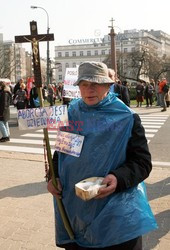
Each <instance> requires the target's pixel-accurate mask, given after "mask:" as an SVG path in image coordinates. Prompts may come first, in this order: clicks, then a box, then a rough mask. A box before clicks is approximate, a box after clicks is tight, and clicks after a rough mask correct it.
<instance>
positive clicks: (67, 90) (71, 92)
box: [62, 66, 81, 98]
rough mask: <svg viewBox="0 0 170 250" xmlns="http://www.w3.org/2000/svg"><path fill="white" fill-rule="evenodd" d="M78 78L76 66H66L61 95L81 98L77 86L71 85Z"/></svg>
mask: <svg viewBox="0 0 170 250" xmlns="http://www.w3.org/2000/svg"><path fill="white" fill-rule="evenodd" d="M77 78H78V66H77V67H76V68H66V73H65V80H64V88H63V93H62V96H63V97H66V98H81V95H80V90H79V87H78V86H73V84H74V83H75V82H76V81H77Z"/></svg>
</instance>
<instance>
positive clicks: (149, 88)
mask: <svg viewBox="0 0 170 250" xmlns="http://www.w3.org/2000/svg"><path fill="white" fill-rule="evenodd" d="M153 93H154V86H153V85H152V84H151V83H146V86H145V90H144V96H145V99H146V107H147V108H148V107H149V105H150V107H152V103H153Z"/></svg>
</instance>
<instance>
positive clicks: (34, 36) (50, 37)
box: [15, 21, 54, 87]
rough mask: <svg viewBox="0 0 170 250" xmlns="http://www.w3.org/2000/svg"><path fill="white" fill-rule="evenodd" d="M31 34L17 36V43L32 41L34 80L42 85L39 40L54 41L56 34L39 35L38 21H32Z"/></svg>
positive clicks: (36, 83) (37, 85)
mask: <svg viewBox="0 0 170 250" xmlns="http://www.w3.org/2000/svg"><path fill="white" fill-rule="evenodd" d="M30 30H31V35H25V36H15V43H28V42H31V45H32V52H33V65H34V80H35V86H36V87H42V79H41V66H40V53H39V42H40V41H41V42H43V41H54V34H42V35H38V30H37V23H36V22H35V21H32V22H30Z"/></svg>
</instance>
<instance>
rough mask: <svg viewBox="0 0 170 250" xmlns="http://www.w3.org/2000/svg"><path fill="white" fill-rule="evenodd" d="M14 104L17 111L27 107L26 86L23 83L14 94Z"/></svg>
mask: <svg viewBox="0 0 170 250" xmlns="http://www.w3.org/2000/svg"><path fill="white" fill-rule="evenodd" d="M15 104H16V107H17V109H18V110H19V109H25V108H26V107H27V92H26V85H25V83H23V82H22V83H21V84H20V88H19V89H18V90H17V92H16V97H15Z"/></svg>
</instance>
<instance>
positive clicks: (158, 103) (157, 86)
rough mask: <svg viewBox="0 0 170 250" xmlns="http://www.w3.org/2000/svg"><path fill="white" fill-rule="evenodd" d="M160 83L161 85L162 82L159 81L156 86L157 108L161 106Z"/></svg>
mask: <svg viewBox="0 0 170 250" xmlns="http://www.w3.org/2000/svg"><path fill="white" fill-rule="evenodd" d="M159 83H160V80H159V79H158V80H157V82H156V84H155V94H156V106H161V101H160V93H159Z"/></svg>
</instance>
